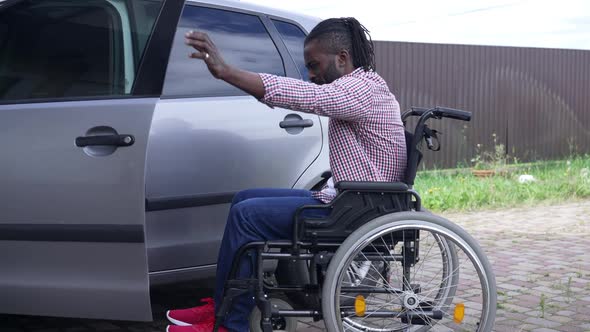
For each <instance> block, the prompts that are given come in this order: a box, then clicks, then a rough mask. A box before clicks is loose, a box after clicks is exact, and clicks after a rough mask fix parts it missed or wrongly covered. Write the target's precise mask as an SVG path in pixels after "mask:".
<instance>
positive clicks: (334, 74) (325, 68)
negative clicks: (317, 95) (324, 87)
mask: <svg viewBox="0 0 590 332" xmlns="http://www.w3.org/2000/svg"><path fill="white" fill-rule="evenodd" d="M303 56H304V58H305V66H306V67H307V70H308V72H309V80H310V81H312V82H313V83H315V84H320V85H321V84H329V83H332V82H334V81H335V80H337V79H338V78H340V77H342V76H343V75H344V73H343V72H342V71H341V70H339V69H338V66H337V64H338V62H337V61H338V55H337V54H330V53H327V52H326V51H325V50H324V48H323V47H322V45H320V43H319V42H318V40H311V41H310V42H308V43H307V44H306V45H305V48H304V49H303Z"/></svg>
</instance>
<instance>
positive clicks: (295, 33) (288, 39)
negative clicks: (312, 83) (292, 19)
mask: <svg viewBox="0 0 590 332" xmlns="http://www.w3.org/2000/svg"><path fill="white" fill-rule="evenodd" d="M273 23H274V24H275V26H276V27H277V30H279V33H280V34H281V37H282V38H283V40H284V41H285V45H286V46H287V49H288V50H289V53H291V56H292V57H293V60H295V63H296V64H297V68H298V69H299V73H300V74H301V77H302V78H303V79H304V80H306V81H308V80H309V77H308V75H307V68H305V60H304V59H303V42H304V41H305V33H304V32H303V31H302V30H301V29H300V28H299V27H298V26H296V25H295V24H291V23H287V22H283V21H277V20H273Z"/></svg>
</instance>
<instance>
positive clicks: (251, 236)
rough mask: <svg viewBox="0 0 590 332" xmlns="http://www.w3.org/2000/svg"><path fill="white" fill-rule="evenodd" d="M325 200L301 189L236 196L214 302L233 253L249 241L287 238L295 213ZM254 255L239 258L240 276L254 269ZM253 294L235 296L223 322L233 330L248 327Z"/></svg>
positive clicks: (310, 213) (221, 251) (218, 300)
mask: <svg viewBox="0 0 590 332" xmlns="http://www.w3.org/2000/svg"><path fill="white" fill-rule="evenodd" d="M317 204H322V202H321V201H319V200H317V199H315V198H313V197H312V196H311V191H308V190H299V189H250V190H245V191H241V192H239V193H238V194H236V196H235V197H234V199H233V202H232V206H231V209H230V211H229V216H228V218H227V224H226V226H225V233H224V234H223V240H222V241H221V248H220V249H219V257H218V259H217V275H216V285H215V305H216V310H217V307H218V306H219V305H220V304H221V300H222V298H221V297H222V295H223V287H224V283H225V281H226V280H227V277H228V275H229V272H230V270H231V265H232V261H233V258H234V256H235V255H236V253H237V251H238V250H239V248H240V247H241V246H242V245H244V244H246V243H249V242H254V241H265V240H288V239H291V238H292V234H293V217H294V215H295V211H296V210H297V208H299V207H301V206H303V205H317ZM326 214H327V212H326V211H321V210H310V211H307V213H306V214H305V215H306V216H310V217H311V216H315V217H321V216H325V215H326ZM251 262H252V258H248V257H244V258H243V259H242V260H241V261H240V268H239V272H238V277H239V278H248V277H250V275H251V273H252V264H251ZM253 296H254V294H246V295H242V296H239V297H236V298H234V301H233V305H232V308H231V311H230V312H229V314H228V316H227V318H226V319H225V321H224V322H223V326H225V327H226V328H227V329H228V330H230V331H235V332H244V331H248V330H249V328H248V317H249V315H250V312H251V311H252V309H253V308H254V306H255V301H254V299H253Z"/></svg>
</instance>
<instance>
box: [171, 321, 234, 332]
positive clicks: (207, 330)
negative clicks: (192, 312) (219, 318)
mask: <svg viewBox="0 0 590 332" xmlns="http://www.w3.org/2000/svg"><path fill="white" fill-rule="evenodd" d="M214 326H215V322H214V321H212V320H211V321H207V322H201V323H198V324H195V325H191V326H174V325H168V326H166V332H212V331H213V327H214ZM217 331H219V332H228V331H227V329H226V328H225V327H223V326H220V327H219V329H218V330H217Z"/></svg>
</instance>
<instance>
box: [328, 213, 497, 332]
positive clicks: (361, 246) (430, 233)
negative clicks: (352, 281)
mask: <svg viewBox="0 0 590 332" xmlns="http://www.w3.org/2000/svg"><path fill="white" fill-rule="evenodd" d="M363 261H371V262H373V264H372V265H371V266H372V267H373V266H376V262H381V263H382V264H384V265H385V269H383V270H382V272H379V278H378V280H376V286H374V287H371V286H367V287H365V289H362V287H359V286H357V287H358V290H359V291H360V290H362V292H359V293H358V294H360V295H361V296H355V295H354V293H351V291H352V289H351V288H350V287H347V280H348V277H347V273H349V270H350V266H351V265H352V264H355V263H358V262H363ZM351 297H354V305H352V306H350V305H347V304H346V303H347V302H345V301H344V299H347V300H349V299H350V298H351ZM322 312H323V317H324V321H325V324H326V328H327V330H328V331H330V332H336V331H375V332H377V331H380V332H386V331H427V330H430V329H433V330H435V331H439V330H440V331H486V332H487V331H491V330H492V327H493V324H494V319H495V315H496V285H495V277H494V274H493V271H492V268H491V265H490V263H489V262H488V260H487V258H486V257H485V255H484V253H483V250H482V249H481V248H480V246H479V245H478V244H477V242H476V241H475V240H474V239H473V238H472V237H471V236H470V235H469V234H467V232H465V231H464V230H463V229H462V228H461V227H459V226H457V225H455V224H453V223H451V222H450V221H448V220H446V219H444V218H441V217H437V216H435V215H432V214H428V213H423V212H399V213H393V214H389V215H385V216H382V217H379V218H377V219H375V220H373V221H371V222H369V223H367V224H365V225H363V226H362V227H360V228H359V229H358V230H356V231H355V232H354V233H353V234H351V235H350V236H349V237H348V238H347V239H346V240H345V241H344V242H343V244H342V246H340V248H339V249H338V251H337V252H336V254H335V256H334V257H333V258H332V261H331V263H330V265H329V266H328V270H327V273H326V279H325V282H324V285H323V289H322Z"/></svg>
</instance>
